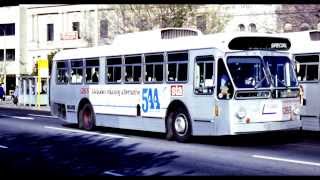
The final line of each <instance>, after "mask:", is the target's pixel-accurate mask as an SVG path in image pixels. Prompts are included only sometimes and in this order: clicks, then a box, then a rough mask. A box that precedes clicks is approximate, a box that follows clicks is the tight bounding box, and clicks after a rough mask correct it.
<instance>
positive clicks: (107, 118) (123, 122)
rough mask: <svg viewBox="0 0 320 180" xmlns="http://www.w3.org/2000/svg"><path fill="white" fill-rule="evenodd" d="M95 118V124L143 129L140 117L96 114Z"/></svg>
mask: <svg viewBox="0 0 320 180" xmlns="http://www.w3.org/2000/svg"><path fill="white" fill-rule="evenodd" d="M96 120H97V121H96V125H97V126H105V127H113V128H122V129H134V130H144V128H143V121H142V119H141V117H135V116H119V115H106V114H96Z"/></svg>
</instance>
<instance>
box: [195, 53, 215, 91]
mask: <svg viewBox="0 0 320 180" xmlns="http://www.w3.org/2000/svg"><path fill="white" fill-rule="evenodd" d="M213 61H214V57H213V56H197V57H196V59H195V63H196V65H195V70H194V78H195V81H194V83H195V84H194V92H195V94H206V95H211V94H213V82H214V75H213V74H214V73H213V69H214V63H213Z"/></svg>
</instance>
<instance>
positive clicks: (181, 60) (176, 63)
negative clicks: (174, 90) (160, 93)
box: [167, 52, 189, 82]
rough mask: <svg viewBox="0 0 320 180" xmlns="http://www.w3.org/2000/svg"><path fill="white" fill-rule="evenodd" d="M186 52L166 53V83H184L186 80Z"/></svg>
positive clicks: (187, 58) (187, 57) (187, 56)
mask: <svg viewBox="0 0 320 180" xmlns="http://www.w3.org/2000/svg"><path fill="white" fill-rule="evenodd" d="M188 60H189V55H188V52H170V53H168V66H167V68H168V73H167V74H168V77H167V81H169V82H172V81H176V82H186V81H187V80H188Z"/></svg>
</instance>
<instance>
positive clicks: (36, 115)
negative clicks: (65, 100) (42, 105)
mask: <svg viewBox="0 0 320 180" xmlns="http://www.w3.org/2000/svg"><path fill="white" fill-rule="evenodd" d="M28 115H29V116H35V117H45V118H58V117H55V116H46V115H39V114H28Z"/></svg>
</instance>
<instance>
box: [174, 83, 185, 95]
mask: <svg viewBox="0 0 320 180" xmlns="http://www.w3.org/2000/svg"><path fill="white" fill-rule="evenodd" d="M171 96H183V86H182V85H173V86H171Z"/></svg>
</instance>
